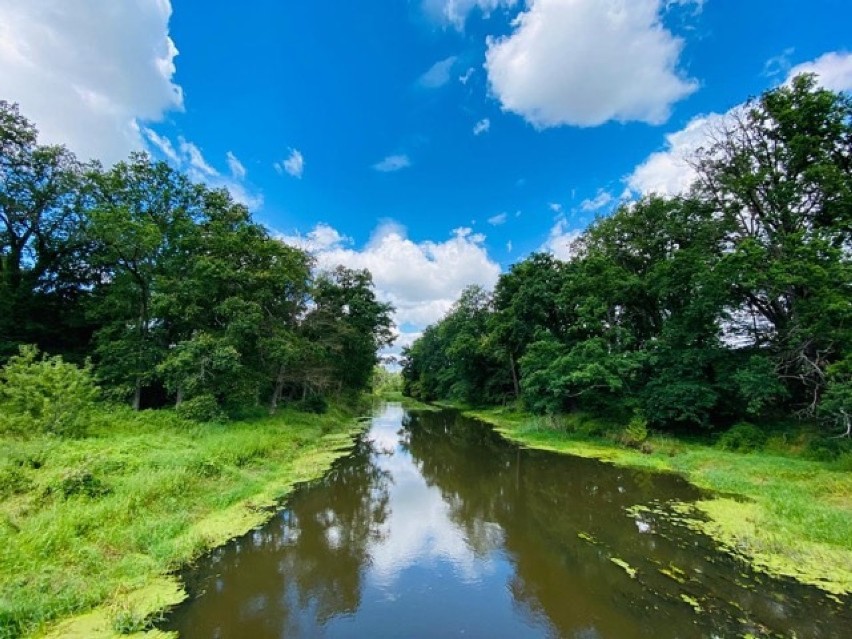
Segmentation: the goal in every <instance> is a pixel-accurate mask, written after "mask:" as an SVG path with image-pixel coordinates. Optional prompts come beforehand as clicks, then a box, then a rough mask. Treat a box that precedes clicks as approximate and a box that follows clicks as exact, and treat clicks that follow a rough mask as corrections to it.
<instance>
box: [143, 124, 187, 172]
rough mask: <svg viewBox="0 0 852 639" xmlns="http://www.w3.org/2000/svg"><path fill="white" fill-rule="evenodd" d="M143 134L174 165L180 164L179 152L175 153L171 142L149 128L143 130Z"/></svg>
mask: <svg viewBox="0 0 852 639" xmlns="http://www.w3.org/2000/svg"><path fill="white" fill-rule="evenodd" d="M142 132H143V133H144V134H145V137H146V138H147V139H148V141H149V142H150V143H151V144H153V145H154V148H155V149H157V150H158V151H159V152H160V153H162V154H163V156H164V157H165V158H166V159H167V160H169V161H171V162H172V164H174V165H176V166H177V165H179V164H180V159H179V158H178V154H177V151H175V147H174V145H173V144H172V141H171V140H169V139H168V138H167V137H165V136H161V135H159V134H158V133H157V132H156V131H153V130H151V129H148V128H143V129H142Z"/></svg>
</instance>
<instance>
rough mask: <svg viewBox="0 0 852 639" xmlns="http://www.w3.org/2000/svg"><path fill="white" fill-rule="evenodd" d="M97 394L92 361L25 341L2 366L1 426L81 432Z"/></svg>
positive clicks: (13, 429) (28, 430)
mask: <svg viewBox="0 0 852 639" xmlns="http://www.w3.org/2000/svg"><path fill="white" fill-rule="evenodd" d="M97 395H98V388H97V386H96V385H95V383H94V380H93V379H92V374H91V367H90V366H89V365H86V366H85V367H83V368H80V367H78V366H75V365H74V364H69V363H67V362H64V361H63V360H62V358H61V357H59V356H56V357H46V356H42V357H39V354H38V350H37V349H36V348H35V347H34V346H22V347H21V348H20V351H19V354H18V355H16V356H14V357H12V358H10V359H9V362H8V363H7V364H6V366H5V368H3V369H2V371H0V431H10V432H16V433H20V434H24V435H31V434H34V433H50V434H54V435H61V436H71V437H75V436H80V435H82V434H84V433H85V431H86V425H87V419H88V417H89V414H90V412H91V410H92V408H93V405H94V402H95V399H96V398H97Z"/></svg>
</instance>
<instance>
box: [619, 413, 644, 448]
mask: <svg viewBox="0 0 852 639" xmlns="http://www.w3.org/2000/svg"><path fill="white" fill-rule="evenodd" d="M647 439H648V420H647V419H645V418H644V417H642V416H641V415H636V416H635V417H633V419H631V420H630V423H628V424H627V428H625V429H624V430H623V431H621V433H619V435H618V441H619V442H620V443H621V444H623V445H624V446H629V447H630V448H639V449H642V448H643V444H645V440H647Z"/></svg>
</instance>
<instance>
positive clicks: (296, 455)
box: [0, 408, 357, 639]
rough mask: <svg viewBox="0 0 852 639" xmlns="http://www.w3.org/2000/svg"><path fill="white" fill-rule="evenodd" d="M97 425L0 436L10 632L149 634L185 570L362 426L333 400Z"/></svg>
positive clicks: (1, 550)
mask: <svg viewBox="0 0 852 639" xmlns="http://www.w3.org/2000/svg"><path fill="white" fill-rule="evenodd" d="M93 422H94V423H93V424H92V426H91V428H90V431H89V436H87V437H85V438H81V439H58V438H56V437H51V436H37V437H33V438H30V439H26V440H23V439H15V438H11V437H0V446H2V450H3V454H2V456H0V638H2V639H7V638H10V637H19V636H45V637H80V638H81V639H82V638H86V639H91V638H97V637H111V636H116V635H119V634H121V635H123V636H127V635H131V634H133V633H136V632H141V631H144V630H145V629H146V628H149V624H150V621H151V619H152V618H153V617H155V616H156V615H157V614H159V612H160V611H162V610H163V609H164V608H166V607H168V606H170V605H173V604H175V603H177V602H179V601H180V600H181V599H182V598H183V597H184V592H183V589H182V587H181V584H180V583H179V582H178V581H177V579H176V578H175V577H174V576H173V572H174V571H175V570H176V569H177V568H179V567H181V566H184V565H186V564H187V563H189V562H191V561H192V560H193V559H194V558H196V557H198V556H199V555H201V554H202V553H203V552H205V551H206V550H209V549H211V548H213V547H215V546H218V545H221V544H223V543H224V542H226V541H227V540H228V539H230V538H232V537H234V536H237V535H240V534H242V533H245V532H247V531H248V530H250V529H251V528H253V527H255V526H257V525H259V524H260V523H262V522H263V521H264V520H265V519H267V518H268V517H269V516H270V515H271V510H270V508H271V507H272V506H274V505H275V504H277V503H278V502H279V501H280V499H281V498H282V497H283V496H284V495H286V494H287V493H288V492H289V491H290V490H291V489H292V487H293V486H294V484H295V483H297V482H301V481H305V480H309V479H312V478H315V477H318V476H320V475H321V474H322V473H323V472H324V471H326V470H327V469H328V467H329V465H330V464H331V462H332V461H333V460H334V459H336V458H337V457H339V456H340V455H341V454H342V452H343V451H344V450H345V449H346V448H347V447H349V445H350V444H351V441H352V437H351V435H352V433H353V432H354V431H355V429H356V428H357V426H356V423H355V421H354V419H353V415H352V414H351V413H350V412H346V411H344V410H342V409H336V408H335V409H332V410H331V411H329V413H327V414H325V415H310V414H305V413H299V412H295V411H289V410H283V411H281V412H280V413H279V414H278V415H276V416H275V417H258V418H251V419H247V420H244V421H237V422H230V423H227V424H194V423H190V422H186V421H183V420H181V419H179V418H178V417H177V416H175V415H174V414H173V413H172V412H170V411H145V412H142V413H133V412H132V411H129V410H125V409H123V408H116V409H114V410H112V411H111V412H110V413H109V414H106V413H103V414H100V415H97V416H96V417H95V418H94V420H93ZM158 635H161V633H157V632H149V633H148V635H146V636H158ZM139 636H141V635H139Z"/></svg>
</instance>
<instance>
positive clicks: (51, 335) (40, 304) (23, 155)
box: [0, 100, 90, 360]
mask: <svg viewBox="0 0 852 639" xmlns="http://www.w3.org/2000/svg"><path fill="white" fill-rule="evenodd" d="M83 169H84V167H83V166H82V165H81V164H80V163H79V162H77V160H76V158H75V157H74V155H73V154H72V153H70V152H69V151H68V150H67V149H65V148H64V147H61V146H43V145H40V144H38V132H37V131H36V129H35V127H34V126H33V124H32V123H31V122H29V121H28V120H27V119H26V118H25V117H24V116H23V115H21V113H20V111H19V109H18V107H17V105H15V104H10V103H8V102H5V101H2V100H0V360H2V358H3V357H4V356H6V355H9V354H11V353H12V352H14V350H15V349H16V348H17V345H19V344H21V343H31V342H37V343H39V344H41V345H43V346H46V347H51V348H54V349H56V348H61V347H62V346H65V347H66V348H67V349H68V350H74V351H76V352H78V353H79V352H80V351H81V350H82V349H83V347H85V346H86V339H87V327H86V326H85V322H83V321H82V318H81V316H80V312H79V309H80V307H81V305H80V301H81V299H82V298H84V297H85V289H86V288H87V286H86V285H88V284H89V282H90V279H89V275H90V274H89V272H88V270H87V268H86V264H85V256H86V252H87V242H86V239H85V236H84V230H85V229H84V225H85V211H86V207H87V204H88V200H87V190H86V188H85V181H84V180H83V173H84V170H83ZM72 337H73V338H74V340H75V341H74V343H72V339H71V338H72Z"/></svg>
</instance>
